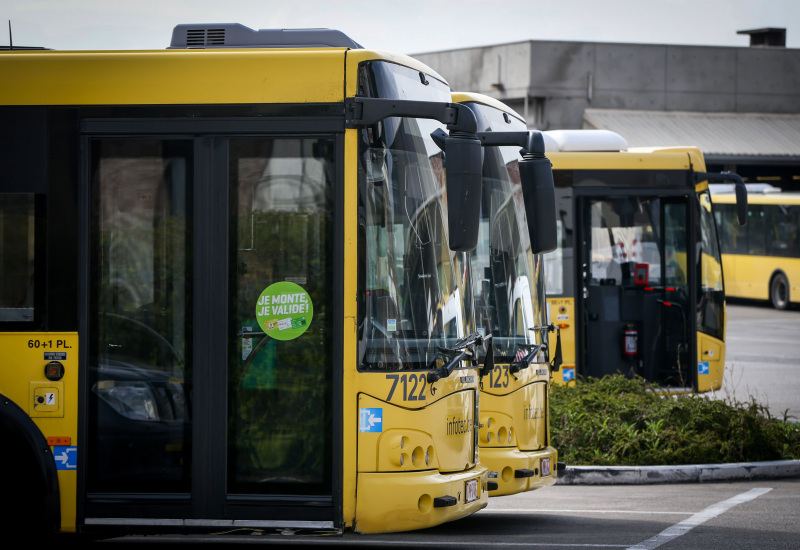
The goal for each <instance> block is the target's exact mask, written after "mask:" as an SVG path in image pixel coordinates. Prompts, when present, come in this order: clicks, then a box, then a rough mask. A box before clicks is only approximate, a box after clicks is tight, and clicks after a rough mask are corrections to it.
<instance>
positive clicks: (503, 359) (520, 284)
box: [453, 93, 558, 497]
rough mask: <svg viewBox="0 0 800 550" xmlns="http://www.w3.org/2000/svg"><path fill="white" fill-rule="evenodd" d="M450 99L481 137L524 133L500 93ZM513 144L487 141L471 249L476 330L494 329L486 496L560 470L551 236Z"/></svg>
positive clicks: (485, 400)
mask: <svg viewBox="0 0 800 550" xmlns="http://www.w3.org/2000/svg"><path fill="white" fill-rule="evenodd" d="M453 101H454V102H457V103H463V104H465V105H468V106H469V107H470V109H471V110H472V111H474V112H475V114H476V116H477V118H478V130H479V134H478V135H479V137H480V136H481V133H480V132H492V136H491V137H497V136H499V135H501V134H504V135H507V134H509V133H517V135H519V134H522V135H524V134H527V132H528V130H527V125H526V123H525V121H524V119H523V118H522V117H520V115H519V114H517V113H516V112H514V111H513V110H512V109H510V108H508V106H506V105H504V104H503V103H501V102H499V101H497V100H496V99H493V98H490V97H488V96H484V95H482V94H475V93H454V94H453ZM543 145H544V142H542V146H543ZM519 151H520V148H519V146H514V145H513V144H512V142H511V141H508V140H507V141H506V142H505V145H504V146H497V145H494V146H486V147H484V153H483V188H482V199H481V217H480V220H481V223H480V233H479V237H478V246H477V247H476V248H475V250H473V251H472V252H471V253H470V260H471V266H470V267H471V271H472V289H473V296H474V298H475V320H476V329H477V331H478V333H480V334H481V335H483V336H486V337H491V345H490V346H489V345H486V346H484V347H481V348H479V351H478V355H479V361H480V362H481V363H482V364H484V365H487V356H490V357H489V362H488V367H487V368H486V369H485V370H484V371H483V372H482V380H481V393H480V437H479V446H480V461H481V464H483V465H485V466H486V467H487V468H488V469H489V496H490V497H493V496H500V495H509V494H515V493H520V492H523V491H529V490H533V489H537V488H539V487H544V486H547V485H552V484H554V483H555V482H556V478H557V460H558V453H557V451H556V449H555V448H554V447H553V446H552V445H551V444H550V430H549V428H550V423H549V403H548V396H549V385H550V376H551V373H550V363H549V357H550V354H549V353H548V351H549V350H548V346H547V344H548V338H547V333H548V328H550V327H549V323H548V322H547V318H546V302H545V288H544V265H543V255H542V252H546V251H550V250H551V249H552V247H553V245H554V244H555V243H554V242H553V243H551V244H548V243H544V242H542V238H543V237H544V235H543V234H546V233H547V232H546V231H540V232H538V233H537V232H535V231H534V232H531V231H530V230H529V226H528V223H527V217H528V216H527V215H526V205H530V204H531V203H530V201H528V202H527V203H526V201H525V200H524V197H523V194H524V192H525V189H524V184H523V182H522V180H521V177H520V169H519ZM542 153H543V151H542ZM553 208H554V205H551V206H550V210H551V211H552V210H553ZM527 214H528V215H530V216H531V217H535V216H536V215H537V214H536V213H535V212H530V213H527ZM550 233H551V234H552V231H551V232H550ZM487 340H488V338H487Z"/></svg>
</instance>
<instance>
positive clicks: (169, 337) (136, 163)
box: [79, 122, 342, 528]
mask: <svg viewBox="0 0 800 550" xmlns="http://www.w3.org/2000/svg"><path fill="white" fill-rule="evenodd" d="M234 124H235V122H231V125H234ZM97 126H98V127H99V128H101V129H113V130H114V133H113V135H108V133H107V134H106V135H103V133H102V132H94V133H93V132H90V133H89V134H88V135H87V136H86V137H85V141H84V144H85V147H86V151H87V152H88V154H89V159H88V163H87V166H88V170H87V178H86V179H87V181H88V198H89V204H90V207H89V208H88V212H87V227H88V261H87V264H88V265H87V270H88V275H89V277H88V284H87V287H86V288H85V289H84V291H85V293H86V295H87V297H88V300H87V303H88V311H87V312H86V313H85V315H84V318H83V320H82V323H83V326H84V327H86V330H87V331H88V343H89V345H88V346H85V348H86V349H87V351H86V358H85V359H86V361H85V363H84V364H87V365H88V375H87V377H86V379H87V382H86V386H85V394H86V395H87V396H88V402H89V406H88V409H87V410H86V411H85V414H84V419H85V420H84V426H85V429H86V433H87V434H88V447H87V451H86V460H85V461H83V462H82V474H83V478H84V479H85V484H83V485H82V486H81V488H80V489H79V492H80V493H81V494H80V496H82V497H83V502H84V504H83V509H84V513H83V517H84V523H85V525H87V526H93V525H101V526H102V525H119V524H123V525H124V524H131V525H149V524H152V525H160V526H184V527H185V526H189V527H191V526H197V527H205V526H216V527H219V526H226V525H231V526H232V525H234V523H233V520H234V519H236V520H239V521H238V522H237V523H236V524H235V525H238V526H256V527H257V526H292V525H304V526H310V527H317V528H320V527H334V517H340V516H341V514H340V513H339V514H338V516H337V515H336V514H335V510H334V508H335V506H334V504H333V498H332V496H333V491H334V485H335V482H334V479H333V471H334V464H333V459H332V457H333V446H334V443H333V441H335V440H334V435H333V425H334V421H333V418H334V415H333V412H332V411H333V410H334V401H335V399H334V396H333V391H332V388H333V379H334V372H336V369H335V368H334V365H333V361H334V360H333V351H332V348H333V341H334V336H335V334H336V333H337V332H336V331H335V330H334V328H333V325H334V323H333V319H334V312H333V301H334V298H333V296H334V290H333V288H332V284H331V281H332V280H334V277H333V272H334V260H333V258H334V253H333V227H334V224H333V218H334V214H333V213H334V205H333V201H334V199H333V197H334V193H333V190H334V182H335V181H336V180H337V179H338V178H340V177H341V176H340V175H338V171H337V169H336V168H335V166H336V163H335V162H334V158H335V156H336V151H337V150H338V151H339V153H338V154H339V155H340V156H341V149H342V141H341V139H340V138H338V137H337V136H336V135H334V134H333V133H330V134H326V135H292V134H288V133H287V134H272V135H268V134H263V137H244V136H243V137H237V136H236V135H219V134H212V133H207V134H204V133H203V129H204V126H203V125H202V122H201V123H199V124H198V128H197V129H196V131H195V132H192V136H191V137H185V136H163V135H157V136H156V137H153V134H150V135H147V136H142V137H139V136H138V135H132V134H126V133H125V127H124V126H123V125H121V123H106V124H100V125H97ZM156 126H158V125H156ZM88 127H89V128H90V129H91V128H92V126H91V124H89V125H88ZM160 127H163V125H161V126H160ZM219 127H220V125H219V123H215V126H213V128H214V129H211V128H212V126H211V125H208V128H210V129H211V130H210V132H213V131H218V130H215V129H216V128H219ZM231 127H232V128H235V126H231ZM265 127H267V128H271V127H268V126H267V125H265ZM139 128H142V126H139ZM120 134H122V135H120ZM251 136H252V132H251ZM340 366H341V365H339V367H338V368H340ZM79 522H80V520H79Z"/></svg>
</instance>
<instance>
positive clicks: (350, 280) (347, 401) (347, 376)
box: [342, 130, 359, 527]
mask: <svg viewBox="0 0 800 550" xmlns="http://www.w3.org/2000/svg"><path fill="white" fill-rule="evenodd" d="M344 141H345V150H347V151H357V150H358V131H357V130H346V131H345V134H344ZM344 163H345V164H344V180H345V185H344V191H343V192H344V270H345V272H344V281H343V282H344V288H343V296H345V297H350V299H345V300H344V321H345V323H344V331H343V332H344V345H343V352H344V357H343V359H344V361H343V365H344V372H343V373H342V376H343V381H342V388H343V391H344V394H343V396H342V403H343V411H342V421H343V425H344V426H350V427H351V429H345V430H343V435H342V453H343V456H342V515H343V518H344V523H345V526H347V527H352V526H353V524H354V523H355V517H356V482H357V475H358V473H357V468H358V467H357V460H358V459H357V437H358V433H357V431H356V430H357V426H358V390H357V388H356V380H357V379H358V376H359V374H358V371H357V370H356V367H355V366H356V365H357V364H358V352H357V343H356V331H357V326H356V318H357V316H358V302H357V300H356V296H357V295H358V294H357V293H358V289H357V281H358V270H357V266H358V261H357V257H358V256H357V255H358V247H357V242H358V235H357V229H358V211H357V204H358V200H357V194H358V193H357V190H358V159H357V158H356V156H355V155H345V160H344Z"/></svg>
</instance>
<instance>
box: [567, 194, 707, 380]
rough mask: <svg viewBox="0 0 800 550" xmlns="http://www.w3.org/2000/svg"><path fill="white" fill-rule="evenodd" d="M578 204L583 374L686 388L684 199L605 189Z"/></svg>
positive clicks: (688, 372) (689, 323) (689, 328)
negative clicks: (630, 377) (623, 376)
mask: <svg viewBox="0 0 800 550" xmlns="http://www.w3.org/2000/svg"><path fill="white" fill-rule="evenodd" d="M576 208H577V212H580V213H581V217H580V220H581V221H580V222H579V230H580V235H579V236H578V239H577V242H578V243H580V246H578V247H577V250H578V252H577V253H578V255H579V256H578V259H577V262H576V265H577V273H576V277H577V280H578V281H580V285H579V288H578V293H577V297H576V300H577V302H578V303H577V307H578V312H579V315H581V316H582V319H583V322H582V323H579V335H578V339H579V342H581V345H580V346H579V353H580V355H581V356H582V357H581V359H579V361H580V363H581V364H582V365H583V369H582V371H583V372H582V374H583V375H586V376H593V377H601V376H604V375H606V374H616V373H622V374H626V375H640V376H643V377H645V378H646V379H648V380H652V381H655V382H657V383H661V384H669V385H671V386H673V387H675V386H680V387H687V386H691V385H692V383H693V382H692V379H691V376H692V375H693V369H690V368H689V359H690V358H691V357H693V355H692V352H693V350H692V349H690V348H693V346H692V345H691V342H692V341H693V340H692V338H691V335H692V330H693V328H692V320H691V315H692V313H693V311H692V309H691V308H689V307H688V306H689V304H691V303H693V302H692V301H691V300H690V296H689V293H690V291H691V285H690V284H689V283H690V279H692V280H693V279H694V277H695V274H694V273H693V272H692V270H691V269H687V250H690V247H689V243H690V242H691V241H690V240H689V234H690V225H689V224H690V221H689V216H688V210H687V199H686V198H685V197H664V196H659V197H647V196H639V195H620V196H612V195H608V194H604V195H602V196H581V197H578V198H577V199H576ZM692 227H693V226H692Z"/></svg>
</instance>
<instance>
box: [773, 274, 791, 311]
mask: <svg viewBox="0 0 800 550" xmlns="http://www.w3.org/2000/svg"><path fill="white" fill-rule="evenodd" d="M769 301H770V303H771V304H772V307H774V308H775V309H786V308H788V307H789V281H788V279H786V275H784V274H783V273H776V274H775V275H773V276H772V281H770V283H769Z"/></svg>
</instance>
